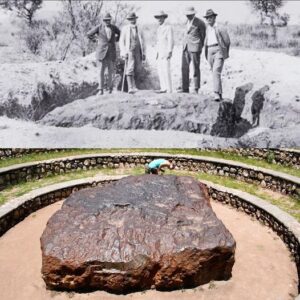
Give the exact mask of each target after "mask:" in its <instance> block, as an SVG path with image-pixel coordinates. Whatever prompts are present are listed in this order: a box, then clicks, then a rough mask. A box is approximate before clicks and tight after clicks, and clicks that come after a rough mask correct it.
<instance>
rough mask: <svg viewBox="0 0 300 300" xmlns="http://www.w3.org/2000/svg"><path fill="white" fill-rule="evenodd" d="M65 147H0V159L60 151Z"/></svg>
mask: <svg viewBox="0 0 300 300" xmlns="http://www.w3.org/2000/svg"><path fill="white" fill-rule="evenodd" d="M64 150H65V149H46V148H28V149H26V148H10V149H8V148H2V149H1V148H0V160H4V159H8V158H15V157H22V156H24V155H28V154H37V153H49V152H61V151H64Z"/></svg>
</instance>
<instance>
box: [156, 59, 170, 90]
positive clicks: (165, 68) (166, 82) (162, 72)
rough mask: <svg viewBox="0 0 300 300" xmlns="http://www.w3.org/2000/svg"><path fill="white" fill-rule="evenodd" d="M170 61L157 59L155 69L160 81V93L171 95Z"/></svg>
mask: <svg viewBox="0 0 300 300" xmlns="http://www.w3.org/2000/svg"><path fill="white" fill-rule="evenodd" d="M170 65H171V64H170V59H167V58H158V59H157V69H158V76H159V81H160V89H161V91H167V92H168V93H172V79H171V66H170Z"/></svg>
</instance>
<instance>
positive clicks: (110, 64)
mask: <svg viewBox="0 0 300 300" xmlns="http://www.w3.org/2000/svg"><path fill="white" fill-rule="evenodd" d="M99 67H100V82H99V89H100V90H103V89H104V73H105V69H106V68H107V69H108V76H107V87H108V89H112V88H113V83H112V78H113V74H114V72H115V61H114V60H111V59H110V58H109V57H108V56H106V57H105V58H104V59H103V60H100V61H99Z"/></svg>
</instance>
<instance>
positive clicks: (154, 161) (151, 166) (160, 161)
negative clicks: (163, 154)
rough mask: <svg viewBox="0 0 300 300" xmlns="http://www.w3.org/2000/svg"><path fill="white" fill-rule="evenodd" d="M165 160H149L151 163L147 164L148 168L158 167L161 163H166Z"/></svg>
mask: <svg viewBox="0 0 300 300" xmlns="http://www.w3.org/2000/svg"><path fill="white" fill-rule="evenodd" d="M166 162H167V160H165V159H162V158H160V159H155V160H153V161H151V163H150V164H149V165H148V167H149V169H158V168H159V167H160V166H161V165H162V164H164V163H166Z"/></svg>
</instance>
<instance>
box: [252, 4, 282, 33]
mask: <svg viewBox="0 0 300 300" xmlns="http://www.w3.org/2000/svg"><path fill="white" fill-rule="evenodd" d="M249 2H250V5H251V6H252V8H253V9H254V11H255V12H257V13H259V14H260V23H261V24H263V22H264V19H265V18H269V19H270V25H271V26H272V28H273V37H274V38H276V34H277V32H276V26H275V23H274V19H275V18H276V17H277V18H280V17H279V14H278V9H279V8H281V7H282V6H283V5H284V4H285V1H284V0H249ZM284 16H285V18H284V19H285V20H286V24H287V22H288V18H286V17H287V14H285V15H284Z"/></svg>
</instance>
